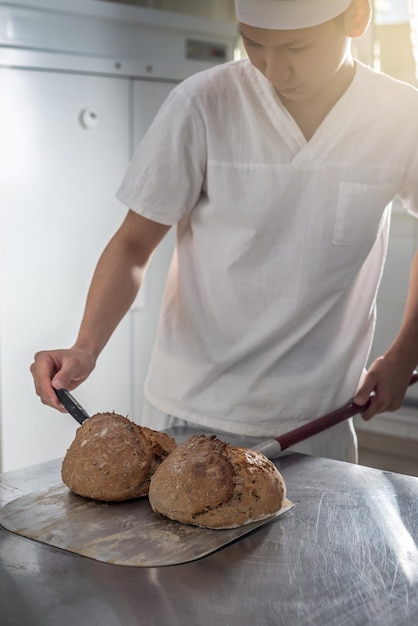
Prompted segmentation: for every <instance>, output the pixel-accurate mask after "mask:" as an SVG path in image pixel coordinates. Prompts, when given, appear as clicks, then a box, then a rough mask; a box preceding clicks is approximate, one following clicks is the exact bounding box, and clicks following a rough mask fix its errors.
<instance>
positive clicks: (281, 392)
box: [31, 0, 418, 462]
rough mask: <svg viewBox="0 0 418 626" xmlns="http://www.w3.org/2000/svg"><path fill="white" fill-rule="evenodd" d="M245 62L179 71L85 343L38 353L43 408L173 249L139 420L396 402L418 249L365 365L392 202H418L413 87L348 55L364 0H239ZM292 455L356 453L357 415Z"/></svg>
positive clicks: (133, 174)
mask: <svg viewBox="0 0 418 626" xmlns="http://www.w3.org/2000/svg"><path fill="white" fill-rule="evenodd" d="M236 11H237V17H238V21H239V32H240V33H241V35H242V38H243V42H244V46H245V49H246V51H247V53H248V59H244V60H240V61H236V62H230V63H225V64H223V65H220V66H217V67H215V68H212V69H209V70H207V71H204V72H201V73H198V74H197V75H194V76H192V77H191V78H189V79H187V80H185V81H184V82H183V83H182V84H180V85H178V86H177V87H176V88H175V89H173V91H172V92H171V94H170V95H169V97H168V99H167V101H166V102H165V104H164V105H163V106H162V108H161V110H160V111H159V113H158V114H157V116H156V118H155V121H154V123H153V124H152V126H151V127H150V129H149V130H148V132H147V134H146V135H145V137H144V139H143V140H142V142H141V143H140V145H139V146H138V148H137V151H136V154H135V156H134V158H133V160H132V162H131V164H130V166H129V169H128V171H127V173H126V176H125V178H124V180H123V182H122V184H121V187H120V189H119V191H118V193H117V195H118V198H119V200H120V201H121V202H122V203H124V204H125V205H126V206H127V208H128V213H127V215H126V218H125V220H124V221H123V223H122V225H121V226H120V228H119V230H118V231H117V232H116V233H115V235H114V236H113V238H112V239H111V241H110V242H109V244H108V245H107V247H106V248H105V250H104V252H103V254H102V256H101V258H100V260H99V262H98V265H97V268H96V271H95V274H94V277H93V280H92V284H91V287H90V290H89V293H88V297H87V303H86V308H85V312H84V316H83V319H82V322H81V327H80V330H79V334H78V337H77V339H76V341H75V343H74V345H73V346H72V347H70V348H68V349H62V350H52V351H42V352H39V353H37V354H36V355H35V360H34V363H33V364H32V366H31V371H32V374H33V377H34V382H35V387H36V391H37V393H38V395H39V396H40V398H41V400H42V402H44V403H45V404H48V405H50V406H53V407H55V408H57V409H58V410H63V407H62V406H61V405H60V404H59V402H58V400H57V398H56V396H55V393H54V389H53V388H60V387H66V388H69V389H70V390H72V389H74V388H75V387H77V385H79V384H80V383H82V382H83V381H84V380H86V378H87V377H88V376H89V374H90V373H91V371H92V370H93V368H94V366H95V363H96V360H97V358H98V357H99V354H100V353H101V351H102V350H103V348H104V347H105V345H106V343H107V341H108V339H109V338H110V336H111V334H112V332H113V331H114V329H115V327H116V326H117V324H118V323H119V322H120V320H121V319H122V317H123V316H124V315H125V313H126V312H127V311H128V309H129V307H130V305H131V304H132V302H133V300H134V298H135V297H136V294H137V292H138V289H139V288H140V284H141V280H142V277H143V274H144V271H145V268H146V266H147V263H148V261H149V259H150V256H151V254H152V252H153V251H154V249H155V248H156V246H158V244H159V243H160V241H161V240H162V239H163V237H164V235H165V234H166V233H167V231H168V230H169V229H170V228H171V227H174V226H175V227H176V230H177V245H176V250H175V254H174V258H173V261H172V264H171V269H170V272H169V276H168V282H167V285H166V289H165V295H164V299H163V304H162V311H161V319H160V323H159V328H158V334H157V339H156V343H155V347H154V351H153V355H152V359H151V363H150V368H149V373H148V377H147V380H146V384H145V395H146V399H147V405H146V407H145V408H144V413H143V415H142V416H140V418H139V421H140V423H141V424H142V425H145V426H149V427H151V428H155V429H158V430H159V429H163V428H165V427H169V426H172V425H174V424H176V423H183V421H185V422H187V423H188V424H190V425H199V426H201V427H202V428H204V429H206V430H208V429H214V430H222V431H226V432H230V433H235V434H241V435H246V436H257V437H259V436H262V437H268V436H277V435H279V434H280V433H283V432H286V431H287V430H290V429H292V428H295V427H297V426H299V425H301V424H302V423H304V422H306V421H309V420H311V419H313V418H315V417H318V416H320V415H322V414H324V413H327V412H329V411H330V410H332V409H335V408H337V407H338V406H340V405H342V404H344V403H345V402H347V401H348V400H349V399H350V398H352V397H353V396H355V398H354V399H355V401H356V402H357V403H359V404H364V403H365V402H366V401H367V399H368V397H369V394H370V393H371V392H372V391H375V392H376V394H375V397H374V399H373V401H372V403H371V406H370V408H369V409H368V410H367V411H365V413H364V417H365V418H366V419H370V418H371V417H372V416H373V415H375V414H376V413H379V412H382V411H386V410H394V409H397V408H398V407H399V406H400V404H401V401H402V398H403V396H404V394H405V390H406V388H407V385H408V382H409V379H410V376H411V372H412V370H413V368H414V366H415V365H416V363H417V361H418V256H415V258H414V261H413V264H412V269H411V276H410V290H409V296H408V300H407V305H406V310H405V316H404V320H403V323H402V325H401V328H400V329H399V332H398V334H397V335H396V336H395V337H393V338H391V339H392V341H391V342H390V341H389V343H388V348H387V351H386V352H385V354H384V355H383V356H381V357H380V358H378V359H377V360H375V361H374V362H373V363H372V364H371V365H370V367H369V369H368V371H367V372H366V369H365V368H366V365H367V361H368V356H369V351H370V345H371V342H372V338H373V332H374V326H375V304H376V303H375V301H376V292H377V289H378V285H379V281H380V277H381V274H382V269H383V265H384V260H385V255H386V250H387V243H388V234H389V224H390V208H389V204H390V202H391V201H392V200H393V199H394V198H395V197H399V198H400V199H401V200H402V201H403V203H404V205H405V207H406V209H407V210H408V211H409V212H410V213H411V214H412V215H414V216H415V217H417V215H418V176H417V172H418V115H417V111H418V93H417V91H416V90H415V89H414V88H413V87H411V86H408V85H406V84H403V83H400V82H397V81H395V80H393V79H392V78H389V77H388V76H385V75H383V74H380V73H377V72H375V71H373V70H372V69H370V68H368V67H366V66H364V65H362V64H361V63H360V62H358V61H356V60H355V59H353V56H352V52H351V40H352V38H355V37H359V36H361V35H362V34H363V33H364V32H365V30H366V29H367V27H368V24H369V21H370V15H371V8H370V3H369V0H236ZM296 449H298V450H300V451H303V452H307V453H309V454H314V455H321V456H325V457H331V458H336V459H342V460H347V461H352V462H355V461H356V459H357V450H356V437H355V432H354V429H353V425H352V423H351V422H350V421H347V422H344V423H343V424H341V425H339V426H337V427H334V428H333V429H331V430H330V431H327V432H325V433H322V434H321V435H318V436H316V437H313V438H311V439H310V440H307V441H306V442H304V443H302V444H300V445H299V446H298V447H297V448H296Z"/></svg>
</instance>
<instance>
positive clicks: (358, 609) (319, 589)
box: [0, 442, 418, 626]
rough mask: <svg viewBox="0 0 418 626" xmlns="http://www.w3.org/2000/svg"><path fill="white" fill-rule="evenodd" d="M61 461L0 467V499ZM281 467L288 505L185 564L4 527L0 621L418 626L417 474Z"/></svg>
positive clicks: (295, 464) (28, 488)
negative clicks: (146, 563) (46, 539)
mask: <svg viewBox="0 0 418 626" xmlns="http://www.w3.org/2000/svg"><path fill="white" fill-rule="evenodd" d="M244 443H245V444H246V442H244ZM60 465H61V462H60V461H59V460H57V461H51V462H48V463H43V464H40V465H35V466H32V467H29V468H27V469H23V470H20V471H15V472H8V473H4V474H3V475H0V504H1V505H4V504H6V503H7V502H8V501H10V500H13V499H14V498H17V497H19V496H21V495H25V494H28V493H31V492H34V491H38V490H40V489H43V488H46V487H49V486H51V485H54V484H57V483H59V482H60V475H59V472H60ZM277 466H278V468H279V470H280V471H281V472H282V473H283V476H284V477H285V480H286V483H287V488H288V496H289V498H290V499H291V500H292V501H293V502H294V504H295V507H294V508H293V509H292V510H290V511H288V512H287V513H285V514H284V515H283V516H281V517H279V518H278V519H277V520H276V521H274V522H273V523H271V524H268V525H267V526H264V527H262V528H261V529H258V530H256V531H254V532H253V533H251V534H250V535H247V536H245V537H243V538H241V539H240V540H238V541H237V542H235V543H233V544H230V545H229V546H227V547H225V548H223V549H221V550H219V551H218V552H215V553H214V554H212V555H210V556H208V557H206V558H204V559H201V560H199V561H195V562H193V563H189V564H186V565H178V566H171V567H159V568H132V567H123V566H114V565H107V564H104V563H99V562H97V561H94V560H92V559H88V558H84V557H81V556H77V555H74V554H71V553H69V552H65V551H63V550H60V549H58V548H53V547H50V546H47V545H44V544H41V543H38V542H35V541H32V540H30V539H25V538H23V537H20V536H17V535H13V534H12V533H10V532H8V531H5V530H4V529H0V623H1V624H2V626H12V625H13V626H57V624H59V625H60V626H74V625H75V624H77V626H84V625H86V626H87V625H88V626H94V625H95V624H97V625H99V624H100V626H116V625H117V626H122V625H123V626H137V625H139V624H140V625H142V624H143V625H144V626H177V625H178V626H212V625H213V626H246V625H251V626H267V625H271V626H277V625H280V624H283V625H287V626H288V625H291V626H305V625H308V624H309V625H315V626H324V625H327V624H333V625H335V626H345V625H347V626H366V625H368V624H373V625H376V626H385V625H388V626H395V625H399V626H407V625H409V624H410V625H411V626H412V625H413V626H416V625H417V624H418V547H417V541H418V479H417V478H412V477H409V476H402V475H399V474H393V473H389V472H382V471H379V470H374V469H369V468H364V467H359V466H355V465H351V464H348V463H342V462H337V461H330V460H327V459H320V458H313V457H309V456H304V455H300V454H287V455H284V456H283V457H282V458H281V459H279V460H278V461H277Z"/></svg>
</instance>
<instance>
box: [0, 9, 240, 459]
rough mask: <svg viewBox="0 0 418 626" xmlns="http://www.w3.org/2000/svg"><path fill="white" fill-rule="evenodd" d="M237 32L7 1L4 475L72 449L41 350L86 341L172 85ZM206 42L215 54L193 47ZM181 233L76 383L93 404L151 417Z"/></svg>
mask: <svg viewBox="0 0 418 626" xmlns="http://www.w3.org/2000/svg"><path fill="white" fill-rule="evenodd" d="M235 38H236V32H235V26H234V25H233V24H225V23H224V24H223V23H221V22H219V21H215V20H205V19H198V18H196V17H192V16H187V15H182V16H180V15H175V14H171V13H165V12H163V11H153V10H151V9H140V8H137V7H133V6H123V5H117V4H115V3H112V2H96V1H92V0H8V2H7V3H3V2H0V279H1V284H0V394H1V396H0V470H3V471H4V470H11V469H15V468H18V467H22V466H24V465H29V464H32V463H36V462H41V461H46V460H48V459H51V458H56V457H62V456H63V455H64V454H65V451H66V449H67V447H68V445H69V444H70V443H71V441H72V439H73V438H74V433H75V430H76V427H77V424H76V423H75V421H74V420H73V419H72V418H71V417H69V416H68V415H64V414H60V413H58V412H56V411H55V410H53V409H51V408H49V407H46V406H43V405H42V404H41V403H40V401H39V399H38V397H37V396H36V394H35V391H34V388H33V382H32V377H31V375H30V372H29V367H30V364H31V362H32V359H33V355H34V353H35V352H36V351H38V350H41V349H49V348H62V347H67V346H70V345H71V344H72V343H73V341H74V339H75V336H76V333H77V330H78V327H79V323H80V320H81V317H82V313H83V308H84V303H85V299H86V295H87V289H88V285H89V283H90V280H91V276H92V273H93V270H94V268H95V265H96V263H97V260H98V257H99V255H100V253H101V251H102V250H103V248H104V246H105V244H106V243H107V241H108V240H109V238H110V237H111V236H112V234H113V233H114V231H115V230H116V228H117V227H118V226H119V224H120V223H121V221H122V219H123V218H124V216H125V214H126V210H127V209H126V207H124V206H122V205H121V204H120V203H119V202H118V201H117V200H116V198H115V193H116V191H117V189H118V187H119V185H120V183H121V180H122V178H123V175H124V173H125V170H126V167H127V165H128V162H129V159H130V158H131V156H132V154H133V150H134V147H135V146H136V144H137V143H138V141H139V140H140V138H141V137H142V135H143V134H144V132H145V130H146V129H147V128H148V126H149V124H150V122H151V121H152V119H153V117H154V115H155V113H156V112H157V110H158V108H159V106H160V105H161V104H162V102H163V100H164V99H165V98H166V96H167V94H168V92H169V90H170V89H171V88H172V87H173V85H174V84H175V83H176V82H178V81H180V80H182V79H184V78H186V77H187V76H190V75H191V74H193V73H195V72H197V71H200V70H203V69H206V68H208V67H210V66H211V65H213V63H214V62H219V59H217V60H215V61H214V59H213V58H212V56H211V54H210V50H212V48H213V47H214V46H215V47H217V48H218V47H219V49H220V50H222V51H223V54H224V57H223V60H229V59H230V58H231V57H232V51H233V46H234V41H235ZM195 40H198V41H201V42H202V45H203V49H205V50H206V52H207V54H206V56H205V55H203V57H201V56H198V58H195V57H194V56H193V55H190V54H188V51H190V42H191V41H193V42H194V41H195ZM206 48H207V49H206ZM173 241H174V233H169V235H168V236H167V238H166V239H165V240H164V242H163V243H162V245H161V247H160V248H159V250H158V252H157V253H156V254H155V255H154V257H153V259H152V263H151V266H150V268H149V270H148V272H147V277H146V283H145V292H144V296H143V297H142V303H141V308H140V309H138V308H133V309H132V311H130V312H129V314H128V315H127V316H126V318H125V319H124V320H123V321H122V323H121V324H120V326H119V328H118V329H117V330H116V332H115V334H114V335H113V337H112V339H111V340H110V342H109V343H108V345H107V346H106V347H105V349H104V351H103V353H102V355H101V357H100V359H99V362H98V364H97V367H96V369H95V371H94V372H93V373H92V375H91V376H90V377H89V379H88V380H87V381H86V382H85V383H83V384H82V385H81V386H80V387H79V388H77V390H76V391H75V395H76V397H77V399H78V400H79V401H80V402H81V403H82V404H83V405H84V406H85V408H86V409H87V410H88V411H89V412H90V413H95V412H98V411H112V410H115V411H117V412H118V413H122V414H125V415H129V416H130V417H132V418H133V419H135V420H136V421H140V418H141V406H142V398H143V394H142V388H143V384H144V379H145V376H146V371H147V367H148V361H149V356H150V352H151V348H152V344H153V339H154V336H155V330H156V325H157V319H158V314H159V303H160V300H161V294H162V291H163V286H164V280H165V275H166V272H167V268H168V264H169V260H170V257H171V254H172V249H173V245H174V244H173Z"/></svg>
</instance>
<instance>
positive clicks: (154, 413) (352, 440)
mask: <svg viewBox="0 0 418 626" xmlns="http://www.w3.org/2000/svg"><path fill="white" fill-rule="evenodd" d="M140 424H141V426H147V427H148V428H153V429H154V430H167V429H168V428H173V427H175V426H190V427H194V428H196V427H197V428H198V427H199V426H200V425H199V424H195V423H192V422H186V421H185V420H182V419H179V418H178V417H173V416H172V415H167V414H166V413H163V412H162V411H159V410H158V409H156V408H155V407H154V406H152V405H151V404H149V403H148V402H147V401H145V402H144V409H143V413H142V419H141V421H140ZM201 428H202V432H208V427H207V426H201ZM257 439H258V440H259V439H260V437H258V438H257ZM291 449H292V450H293V451H294V452H301V453H302V454H309V455H311V456H320V457H324V458H327V459H335V460H336V461H346V462H348V463H357V462H358V453H357V436H356V432H355V430H354V425H353V420H352V419H348V420H346V421H345V422H341V424H338V425H337V426H333V427H332V428H329V429H328V430H325V431H324V432H322V433H319V435H314V436H313V437H309V439H306V440H305V441H302V442H301V443H299V444H297V445H295V446H292V448H291Z"/></svg>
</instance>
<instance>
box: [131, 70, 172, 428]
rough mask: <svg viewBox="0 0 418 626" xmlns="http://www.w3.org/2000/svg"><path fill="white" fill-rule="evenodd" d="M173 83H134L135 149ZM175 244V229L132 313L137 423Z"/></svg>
mask: <svg viewBox="0 0 418 626" xmlns="http://www.w3.org/2000/svg"><path fill="white" fill-rule="evenodd" d="M174 84H175V83H169V82H159V83H157V82H150V81H144V80H135V81H134V106H133V109H134V115H133V120H134V132H133V139H134V147H135V146H136V145H137V144H138V143H139V142H140V140H141V138H142V137H143V135H144V133H145V131H146V130H147V128H148V127H149V125H150V124H151V122H152V120H153V119H154V116H155V114H156V113H157V111H158V109H159V108H160V106H161V105H162V103H163V102H164V100H165V99H166V97H167V96H168V94H169V92H170V91H171V89H172V88H173V87H174ZM174 243H175V232H174V228H173V229H171V230H170V231H169V232H168V234H167V235H166V236H165V238H164V240H163V241H162V242H161V243H160V245H159V246H158V248H157V250H156V251H155V253H154V255H153V257H152V260H151V262H150V265H149V267H148V268H147V272H146V276H145V281H144V284H143V289H142V290H141V293H140V294H139V297H138V299H137V301H136V303H135V305H134V307H133V308H132V310H131V313H130V316H131V320H132V326H131V327H132V332H133V345H134V347H135V349H134V355H133V359H132V373H133V376H134V380H135V381H136V384H135V385H134V387H133V400H132V402H133V412H134V417H135V421H137V422H139V423H141V414H142V406H143V401H144V394H143V387H144V383H145V379H146V376H147V371H148V365H149V360H150V357H151V352H152V348H153V345H154V339H155V334H156V330H157V323H158V317H159V311H160V305H161V298H162V294H163V291H164V285H165V280H166V276H167V271H168V268H169V265H170V261H171V257H172V255H173V250H174Z"/></svg>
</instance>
